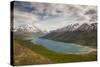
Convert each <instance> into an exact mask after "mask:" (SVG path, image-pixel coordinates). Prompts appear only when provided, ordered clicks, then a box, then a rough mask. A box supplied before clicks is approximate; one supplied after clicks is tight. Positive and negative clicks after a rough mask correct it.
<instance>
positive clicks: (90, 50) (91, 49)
mask: <svg viewBox="0 0 100 67" xmlns="http://www.w3.org/2000/svg"><path fill="white" fill-rule="evenodd" d="M39 39H44V40H45V39H46V38H39ZM46 40H49V39H46ZM51 41H55V40H51ZM57 42H59V41H57ZM62 43H65V42H62ZM71 44H74V43H71ZM77 45H78V46H80V47H84V48H87V49H89V50H88V51H87V52H79V53H73V52H72V53H71V52H68V53H65V54H89V53H91V52H94V51H97V50H96V49H94V48H92V47H89V46H83V45H80V44H77ZM62 53H63V52H62Z"/></svg>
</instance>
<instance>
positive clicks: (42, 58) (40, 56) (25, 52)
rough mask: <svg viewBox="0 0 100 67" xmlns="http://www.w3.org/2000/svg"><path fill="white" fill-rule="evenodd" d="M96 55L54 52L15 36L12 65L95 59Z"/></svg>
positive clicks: (93, 53)
mask: <svg viewBox="0 0 100 67" xmlns="http://www.w3.org/2000/svg"><path fill="white" fill-rule="evenodd" d="M96 55H97V54H96V52H91V53H88V54H64V53H56V52H53V51H51V50H48V49H46V48H45V47H43V46H41V45H35V44H33V43H31V42H30V41H26V40H22V39H21V38H15V41H14V65H28V64H51V63H68V62H83V61H96V60H97V57H96Z"/></svg>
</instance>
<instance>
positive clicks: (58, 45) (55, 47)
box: [31, 38, 89, 53]
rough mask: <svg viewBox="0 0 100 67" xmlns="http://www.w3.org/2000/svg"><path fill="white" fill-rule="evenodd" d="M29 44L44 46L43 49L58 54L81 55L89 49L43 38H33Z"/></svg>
mask: <svg viewBox="0 0 100 67" xmlns="http://www.w3.org/2000/svg"><path fill="white" fill-rule="evenodd" d="M31 42H33V43H36V44H39V45H42V46H44V47H45V48H47V49H49V50H52V51H55V52H60V53H82V52H87V51H88V50H89V48H87V47H84V46H81V45H79V44H74V43H64V42H59V41H53V40H49V39H44V38H35V39H33V40H32V41H31Z"/></svg>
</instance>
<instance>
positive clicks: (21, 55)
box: [14, 40, 52, 65]
mask: <svg viewBox="0 0 100 67" xmlns="http://www.w3.org/2000/svg"><path fill="white" fill-rule="evenodd" d="M47 63H52V62H51V61H50V60H49V59H48V58H46V57H44V56H42V55H40V54H38V53H36V52H34V51H32V50H31V49H29V48H27V47H24V46H22V45H21V44H20V43H19V42H18V41H16V40H15V41H14V65H29V64H47Z"/></svg>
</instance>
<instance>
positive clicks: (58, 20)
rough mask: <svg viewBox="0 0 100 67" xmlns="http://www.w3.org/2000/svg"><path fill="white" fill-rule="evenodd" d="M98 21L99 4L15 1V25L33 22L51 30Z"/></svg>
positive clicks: (44, 29)
mask: <svg viewBox="0 0 100 67" xmlns="http://www.w3.org/2000/svg"><path fill="white" fill-rule="evenodd" d="M95 22H97V6H93V5H69V4H55V3H38V2H23V1H20V2H18V1H15V2H14V27H19V26H21V25H25V24H33V25H35V26H36V27H37V28H39V29H41V30H43V31H51V30H55V29H58V28H62V27H65V26H67V25H68V24H74V23H79V24H82V23H95Z"/></svg>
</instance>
